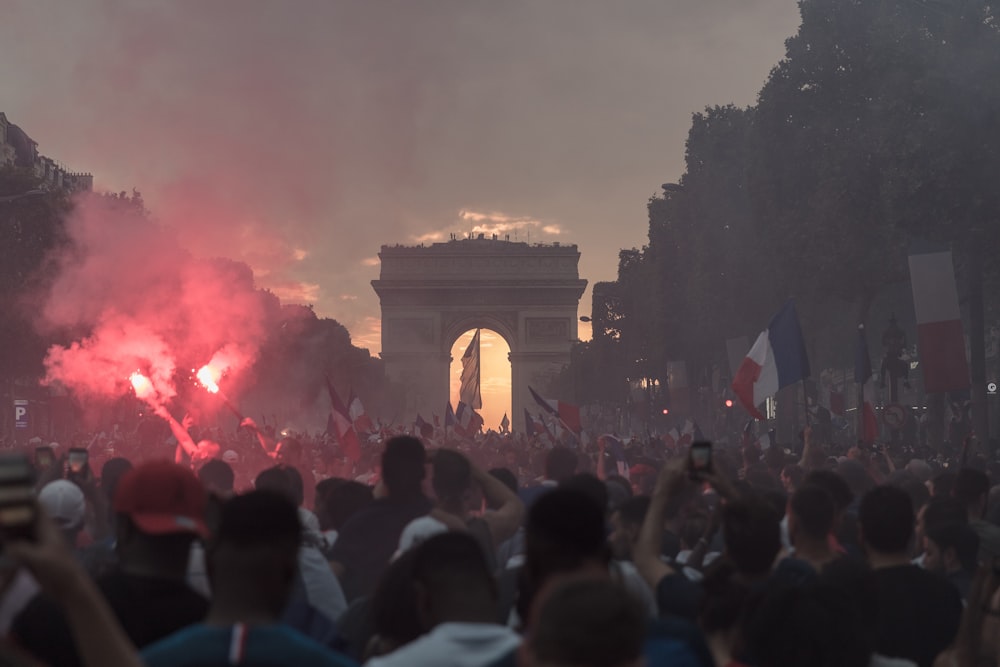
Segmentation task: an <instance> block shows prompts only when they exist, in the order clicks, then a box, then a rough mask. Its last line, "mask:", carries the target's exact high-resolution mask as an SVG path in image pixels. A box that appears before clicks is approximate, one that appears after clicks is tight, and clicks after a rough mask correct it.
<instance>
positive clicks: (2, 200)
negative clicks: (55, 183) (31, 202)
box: [0, 188, 46, 204]
mask: <svg viewBox="0 0 1000 667" xmlns="http://www.w3.org/2000/svg"><path fill="white" fill-rule="evenodd" d="M45 194H46V192H45V190H39V189H37V188H36V189H34V190H28V191H27V192H22V193H21V194H19V195H5V196H3V197H0V204H9V203H11V202H15V201H19V200H21V199H29V198H31V197H43V196H45Z"/></svg>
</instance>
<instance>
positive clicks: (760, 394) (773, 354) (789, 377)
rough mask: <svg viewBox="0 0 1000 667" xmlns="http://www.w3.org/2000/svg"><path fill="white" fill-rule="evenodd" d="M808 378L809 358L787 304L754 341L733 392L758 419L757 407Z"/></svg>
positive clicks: (795, 317)
mask: <svg viewBox="0 0 1000 667" xmlns="http://www.w3.org/2000/svg"><path fill="white" fill-rule="evenodd" d="M807 377H809V357H808V356H807V355H806V346H805V341H803V339H802V328H801V327H800V326H799V316H798V315H797V314H796V312H795V302H794V301H792V300H789V301H788V302H787V303H785V305H784V306H782V308H781V310H779V311H778V313H777V314H776V315H775V316H774V317H772V318H771V323H770V324H768V326H767V329H765V330H764V331H763V332H761V334H760V336H758V337H757V342H756V343H754V344H753V347H751V348H750V351H749V352H747V356H746V358H745V359H743V363H741V364H740V367H739V369H737V371H736V376H735V377H734V378H733V392H734V393H735V394H736V397H737V398H738V399H739V400H740V403H741V404H742V405H743V407H744V408H746V410H747V412H749V413H750V414H751V415H753V416H754V417H755V418H757V419H764V415H763V414H761V412H760V410H758V409H757V406H758V405H760V404H761V403H763V402H764V400H765V399H766V398H768V397H769V396H774V395H775V394H776V393H778V390H779V389H782V388H784V387H787V386H788V385H790V384H794V383H796V382H799V381H800V380H803V379H805V378H807Z"/></svg>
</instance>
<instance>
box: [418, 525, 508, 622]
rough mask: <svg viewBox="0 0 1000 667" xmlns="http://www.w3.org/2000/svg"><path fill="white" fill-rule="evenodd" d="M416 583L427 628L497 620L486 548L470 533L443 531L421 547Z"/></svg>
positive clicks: (422, 618)
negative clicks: (484, 553)
mask: <svg viewBox="0 0 1000 667" xmlns="http://www.w3.org/2000/svg"><path fill="white" fill-rule="evenodd" d="M413 583H414V586H415V587H416V596H417V609H418V610H419V616H420V620H421V624H422V625H423V627H424V630H425V631H427V630H430V629H432V628H434V627H435V626H437V625H439V624H441V623H448V622H455V623H462V622H465V623H491V622H494V621H495V620H496V600H497V592H496V585H495V583H494V580H493V575H492V574H491V573H490V569H489V566H488V565H487V563H486V558H485V556H484V555H483V548H482V547H481V546H480V545H479V543H478V542H477V541H476V540H475V538H473V537H472V536H470V535H468V534H466V533H456V532H444V533H440V534H438V535H434V536H433V537H430V538H428V539H427V540H425V541H424V542H422V543H421V544H420V545H419V546H417V547H416V549H415V554H414V556H413Z"/></svg>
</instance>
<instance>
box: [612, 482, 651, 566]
mask: <svg viewBox="0 0 1000 667" xmlns="http://www.w3.org/2000/svg"><path fill="white" fill-rule="evenodd" d="M647 510H649V496H635V497H634V498H629V499H628V500H626V501H625V502H623V503H622V504H621V505H619V506H618V509H616V510H615V511H614V512H612V513H611V535H609V536H608V542H610V543H611V551H612V553H614V556H615V558H617V559H619V560H630V559H631V558H632V549H633V548H634V547H635V543H636V542H637V541H638V540H639V531H640V530H641V529H642V522H643V520H644V519H645V518H646V512H647Z"/></svg>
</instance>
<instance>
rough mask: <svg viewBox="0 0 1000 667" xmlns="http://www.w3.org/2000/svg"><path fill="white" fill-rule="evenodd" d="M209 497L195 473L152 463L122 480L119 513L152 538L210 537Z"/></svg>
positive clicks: (117, 498) (169, 464) (165, 463)
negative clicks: (207, 506) (184, 535)
mask: <svg viewBox="0 0 1000 667" xmlns="http://www.w3.org/2000/svg"><path fill="white" fill-rule="evenodd" d="M206 503H207V496H206V494H205V488H204V487H203V486H202V484H201V482H200V481H198V478H197V477H195V475H194V473H193V472H191V471H190V470H188V469H187V468H185V467H184V466H181V465H178V464H176V463H172V462H170V461H150V462H148V463H143V464H142V465H139V466H137V467H136V468H133V469H132V470H130V471H129V472H128V473H126V474H125V476H124V477H122V479H121V481H120V482H119V483H118V490H117V491H116V492H115V512H117V513H119V514H127V515H128V517H129V518H130V519H132V521H133V522H134V523H135V525H136V526H138V528H139V530H141V531H142V532H144V533H147V534H149V535H171V534H176V533H194V534H195V535H199V536H201V537H203V538H207V537H208V526H206V525H205V506H206Z"/></svg>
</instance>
